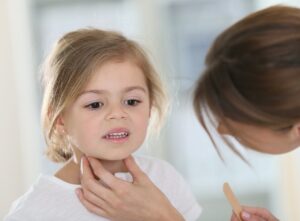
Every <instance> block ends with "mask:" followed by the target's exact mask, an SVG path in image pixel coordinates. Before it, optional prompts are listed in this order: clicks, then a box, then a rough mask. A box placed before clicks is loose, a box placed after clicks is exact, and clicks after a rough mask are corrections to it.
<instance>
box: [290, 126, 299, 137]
mask: <svg viewBox="0 0 300 221" xmlns="http://www.w3.org/2000/svg"><path fill="white" fill-rule="evenodd" d="M291 132H292V136H293V137H294V138H296V139H300V122H297V123H295V124H294V125H293V127H292V131H291Z"/></svg>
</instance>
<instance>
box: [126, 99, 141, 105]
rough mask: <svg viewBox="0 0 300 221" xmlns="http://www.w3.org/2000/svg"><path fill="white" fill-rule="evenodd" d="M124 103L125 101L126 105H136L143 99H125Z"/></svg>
mask: <svg viewBox="0 0 300 221" xmlns="http://www.w3.org/2000/svg"><path fill="white" fill-rule="evenodd" d="M124 103H125V104H126V105H129V106H136V105H138V104H139V103H141V101H139V100H136V99H129V100H125V102H124Z"/></svg>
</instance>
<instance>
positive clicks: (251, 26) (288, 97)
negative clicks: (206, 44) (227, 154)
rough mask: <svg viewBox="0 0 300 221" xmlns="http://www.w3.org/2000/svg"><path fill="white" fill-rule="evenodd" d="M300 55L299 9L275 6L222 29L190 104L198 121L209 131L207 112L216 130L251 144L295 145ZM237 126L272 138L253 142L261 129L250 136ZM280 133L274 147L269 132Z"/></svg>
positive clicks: (299, 109) (278, 149) (266, 149)
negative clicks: (205, 119)
mask: <svg viewBox="0 0 300 221" xmlns="http://www.w3.org/2000/svg"><path fill="white" fill-rule="evenodd" d="M299 58H300V9H298V8H292V7H285V6H273V7H270V8H267V9H264V10H261V11H258V12H255V13H253V14H250V15H249V16H247V17H245V18H244V19H242V20H240V21H239V22H237V23H235V24H234V25H232V26H231V27H229V28H228V29H226V30H225V31H224V32H223V33H221V34H220V35H219V36H218V37H217V39H216V40H215V42H214V44H213V45H212V47H211V49H210V51H209V53H208V55H207V57H206V68H205V70H204V72H203V75H202V76H201V77H200V79H199V81H198V83H197V87H196V90H195V94H194V109H195V111H196V114H197V117H198V118H199V120H200V122H201V124H202V125H203V126H204V128H205V129H206V130H207V125H206V122H205V121H204V115H206V114H208V113H211V114H212V115H213V116H214V118H215V119H214V120H215V122H217V123H216V125H215V126H216V127H219V128H218V129H219V132H221V133H222V132H224V131H225V133H228V134H231V135H233V136H234V137H236V138H238V139H239V140H240V141H241V143H244V144H246V145H247V146H249V147H252V148H253V149H256V150H259V151H262V152H269V153H281V152H287V151H289V150H291V149H294V148H295V147H297V145H299V144H300V141H299V122H300V99H299V95H300V60H299ZM241 126H243V128H245V126H246V127H247V126H250V127H252V128H253V127H254V128H256V129H259V130H264V131H265V130H266V131H268V132H270V133H271V134H270V135H271V136H268V137H266V139H268V140H269V141H270V142H269V143H268V144H266V143H263V142H258V141H257V139H258V137H260V136H263V135H261V134H258V133H259V130H257V132H254V133H255V136H252V135H253V134H252V135H251V136H250V137H251V138H250V137H249V136H248V134H246V133H244V132H243V130H240V127H241ZM246 131H249V130H246ZM279 135H280V136H284V138H285V139H286V140H285V142H283V143H282V145H283V146H281V147H280V146H277V147H276V145H275V146H274V149H272V147H271V146H272V145H274V144H275V143H274V142H272V137H277V138H278V136H279ZM289 138H290V139H289ZM249 139H250V140H251V141H250V140H249ZM243 141H245V142H243ZM254 143H255V144H254ZM284 144H285V147H284Z"/></svg>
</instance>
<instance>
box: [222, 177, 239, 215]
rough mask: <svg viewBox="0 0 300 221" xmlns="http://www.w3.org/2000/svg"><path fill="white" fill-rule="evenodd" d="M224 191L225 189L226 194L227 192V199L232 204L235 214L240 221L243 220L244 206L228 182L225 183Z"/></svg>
mask: <svg viewBox="0 0 300 221" xmlns="http://www.w3.org/2000/svg"><path fill="white" fill-rule="evenodd" d="M223 191H224V194H225V196H226V198H227V200H228V201H229V203H230V204H231V206H232V209H233V211H234V213H235V215H236V216H237V217H238V218H239V220H240V221H242V219H241V212H242V207H241V205H240V204H239V202H238V200H237V198H236V197H235V196H234V194H233V192H232V190H231V188H230V186H229V184H228V183H224V185H223Z"/></svg>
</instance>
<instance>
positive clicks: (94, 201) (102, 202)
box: [76, 188, 111, 213]
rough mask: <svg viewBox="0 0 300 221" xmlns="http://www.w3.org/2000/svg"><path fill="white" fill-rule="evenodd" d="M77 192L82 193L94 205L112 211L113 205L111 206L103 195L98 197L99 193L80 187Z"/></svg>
mask: <svg viewBox="0 0 300 221" xmlns="http://www.w3.org/2000/svg"><path fill="white" fill-rule="evenodd" d="M76 193H79V194H82V197H83V198H84V199H85V200H87V201H88V202H90V203H92V204H93V205H95V206H97V207H99V208H101V209H103V210H104V211H106V212H107V213H109V212H110V210H111V207H110V205H109V203H107V202H106V201H105V200H103V199H102V198H101V197H98V196H97V195H95V194H94V193H93V192H90V191H88V190H84V189H80V188H79V189H77V190H76Z"/></svg>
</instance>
